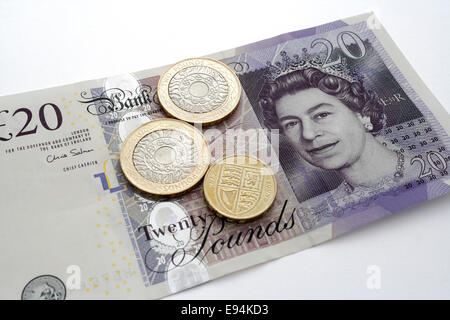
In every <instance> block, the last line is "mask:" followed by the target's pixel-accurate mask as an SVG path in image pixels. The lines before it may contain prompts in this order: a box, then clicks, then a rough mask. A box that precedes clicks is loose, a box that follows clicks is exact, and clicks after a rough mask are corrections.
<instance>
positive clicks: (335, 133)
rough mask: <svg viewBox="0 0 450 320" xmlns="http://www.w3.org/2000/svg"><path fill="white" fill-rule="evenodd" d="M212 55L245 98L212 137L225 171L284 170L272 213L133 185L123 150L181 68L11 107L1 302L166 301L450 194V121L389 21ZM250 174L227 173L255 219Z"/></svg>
mask: <svg viewBox="0 0 450 320" xmlns="http://www.w3.org/2000/svg"><path fill="white" fill-rule="evenodd" d="M210 57H212V58H216V59H220V60H221V61H222V62H224V63H226V64H227V65H228V66H230V67H231V68H232V69H233V70H234V71H235V72H236V74H237V75H238V77H239V79H240V81H241V84H242V87H243V91H242V96H241V100H240V104H239V106H238V107H237V109H236V111H235V112H234V113H233V114H232V115H231V116H230V117H228V118H227V119H225V120H224V121H222V122H220V123H218V124H216V125H214V126H209V127H204V128H201V127H199V128H200V129H201V130H202V131H203V133H204V135H205V136H206V138H207V140H208V142H209V144H210V149H211V158H212V161H215V160H217V159H220V158H222V157H223V156H226V155H230V154H234V153H247V154H250V155H254V156H257V157H258V158H260V159H262V160H263V161H265V162H266V163H268V164H270V165H271V167H272V169H273V171H274V172H275V174H276V179H277V185H278V192H277V197H276V199H275V202H274V204H273V206H272V207H271V209H270V210H269V211H268V212H267V214H266V215H264V216H263V217H262V218H260V219H257V220H254V221H251V222H247V223H243V224H235V223H230V222H227V221H226V220H223V219H221V218H219V217H217V216H216V215H215V214H214V213H213V212H211V211H210V209H209V208H208V207H207V205H206V203H205V199H204V196H203V190H202V185H199V186H197V187H196V188H195V189H193V190H191V191H190V192H188V193H185V194H184V195H182V196H178V197H175V198H159V199H154V198H152V197H151V196H149V195H148V194H144V193H142V192H140V191H139V190H136V189H135V188H134V187H133V186H132V185H130V184H129V183H128V182H127V180H126V179H125V177H124V175H123V173H122V171H121V169H120V163H119V154H120V149H121V145H122V143H123V141H124V140H125V138H126V137H127V136H128V135H129V134H130V133H131V132H132V131H133V130H134V129H135V128H137V127H138V126H140V125H141V124H144V123H146V122H148V121H151V120H153V119H158V118H163V117H167V115H166V114H165V113H164V112H163V111H162V109H161V107H160V103H159V101H158V97H157V95H156V86H157V82H158V79H159V74H161V72H162V71H163V70H164V69H165V68H158V69H151V70H144V71H140V72H135V73H131V74H127V75H121V76H115V77H109V78H106V79H98V80H92V81H86V82H81V83H76V84H72V85H67V86H62V87H57V88H51V89H45V90H40V91H34V92H28V93H22V94H17V95H12V96H5V97H1V98H0V153H1V158H0V159H1V160H0V161H1V177H2V179H1V182H0V184H1V187H2V192H1V207H2V214H1V218H0V219H1V221H0V222H1V223H0V240H1V242H0V243H1V244H0V246H1V247H2V255H1V257H0V262H1V266H2V273H1V275H0V280H1V283H2V286H1V288H0V297H1V298H4V299H5V298H9V299H108V298H130V299H131V298H138V299H150V298H159V297H163V296H166V295H169V294H173V293H176V292H179V291H181V290H184V289H187V288H189V287H192V286H195V285H198V284H201V283H203V282H206V281H210V280H213V279H215V278H218V277H220V276H223V275H225V274H228V273H231V272H234V271H237V270H241V269H244V268H247V267H250V266H252V265H255V264H258V263H262V262H265V261H268V260H272V259H275V258H278V257H281V256H285V255H287V254H291V253H294V252H298V251H300V250H303V249H305V248H309V247H312V246H314V245H317V244H319V243H321V242H324V241H327V240H330V239H333V238H335V237H337V236H338V235H340V234H342V233H345V232H347V231H350V230H352V229H354V228H356V227H358V226H361V225H364V224H366V223H369V222H371V221H374V220H377V219H379V218H382V217H384V216H388V215H391V214H393V213H395V212H397V211H399V210H402V209H405V208H407V207H409V206H412V205H415V204H418V203H421V202H423V201H427V200H431V199H433V198H436V197H439V196H441V195H444V194H446V193H447V192H448V191H449V190H450V187H449V179H448V170H449V169H448V163H449V159H450V158H449V151H448V150H449V148H450V140H449V136H448V132H449V129H450V122H449V115H448V113H447V112H446V111H445V110H444V109H443V108H442V106H441V105H440V104H439V102H438V101H437V100H436V99H435V98H434V97H433V96H432V94H431V93H430V92H429V91H428V89H427V88H426V86H425V85H424V84H423V83H422V82H421V80H420V79H419V78H418V76H417V75H416V73H415V72H414V71H413V69H412V68H411V66H410V65H409V64H408V63H407V62H406V60H405V58H404V57H403V56H402V55H401V53H400V52H399V51H398V49H397V47H396V46H395V44H394V43H393V42H392V40H391V39H390V38H389V36H388V35H387V33H386V32H385V31H384V29H383V27H382V26H381V25H380V24H379V22H377V20H376V18H375V17H374V15H373V14H366V15H361V16H357V17H353V18H349V19H344V20H340V21H336V22H333V23H330V24H326V25H322V26H319V27H316V28H311V29H307V30H302V31H297V32H292V33H288V34H284V35H280V36H278V37H275V38H271V39H267V40H264V41H260V42H256V43H253V44H249V45H247V46H243V47H240V48H236V49H232V50H228V51H224V52H221V53H216V54H213V55H210ZM188 80H189V79H188ZM191 80H192V81H191ZM191 80H189V81H190V82H189V81H187V82H186V85H189V84H192V83H195V79H191ZM210 90H214V84H213V83H210ZM157 170H159V172H156V173H155V174H160V175H161V176H162V177H163V176H164V174H170V173H165V172H164V168H163V167H162V168H160V169H157ZM246 170H247V168H245V167H242V166H239V165H230V166H228V167H226V168H225V169H224V170H223V171H224V172H222V173H221V176H220V181H219V188H217V191H216V192H217V195H218V198H219V199H221V201H222V202H223V204H224V206H229V207H230V208H239V209H240V210H243V211H245V210H251V208H252V206H254V205H255V204H256V203H257V201H258V199H259V198H260V197H261V196H262V195H260V194H258V193H257V192H256V191H255V190H257V188H256V186H258V183H260V181H262V177H261V176H259V175H258V174H254V173H252V172H251V171H249V170H247V171H246ZM241 172H245V174H244V177H245V178H244V179H242V181H241V180H239V179H237V178H236V177H237V176H240V175H241ZM236 173H239V174H236ZM205 183H208V182H207V181H206V182H205Z"/></svg>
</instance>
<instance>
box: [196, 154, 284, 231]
mask: <svg viewBox="0 0 450 320" xmlns="http://www.w3.org/2000/svg"><path fill="white" fill-rule="evenodd" d="M203 192H204V194H205V199H206V202H207V203H208V205H209V206H210V207H211V208H212V209H213V210H214V211H216V213H218V214H219V215H221V216H224V217H225V218H227V219H229V220H233V221H238V222H245V221H247V220H250V219H254V218H256V217H259V216H261V215H262V214H263V213H265V212H266V211H267V210H268V209H269V208H270V206H271V205H272V203H273V201H274V200H275V196H276V193H277V182H276V178H275V174H274V173H273V171H272V169H271V168H270V167H269V166H268V165H267V164H265V163H263V162H262V161H261V160H259V159H257V158H254V157H250V156H247V155H234V156H231V157H226V158H224V159H221V160H219V161H217V162H216V163H215V164H214V165H212V166H211V167H210V168H209V170H208V172H207V173H206V176H205V179H204V181H203Z"/></svg>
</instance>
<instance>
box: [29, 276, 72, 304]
mask: <svg viewBox="0 0 450 320" xmlns="http://www.w3.org/2000/svg"><path fill="white" fill-rule="evenodd" d="M65 298H66V286H65V285H64V283H63V282H62V281H61V280H60V279H59V278H57V277H55V276H52V275H43V276H39V277H36V278H34V279H33V280H31V281H30V282H28V283H27V284H26V286H25V288H24V289H23V291H22V300H64V299H65Z"/></svg>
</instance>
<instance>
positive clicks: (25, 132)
mask: <svg viewBox="0 0 450 320" xmlns="http://www.w3.org/2000/svg"><path fill="white" fill-rule="evenodd" d="M46 110H52V111H53V112H54V113H55V116H56V125H50V124H49V123H48V122H47V118H46V115H45V111H46ZM50 112H51V111H50ZM2 113H9V111H8V110H0V114H2ZM20 113H23V114H25V116H26V120H25V124H24V125H23V127H22V129H20V130H19V132H18V133H17V134H16V135H15V136H16V137H20V136H26V135H29V134H35V133H36V132H37V129H38V126H37V125H36V126H34V128H30V127H29V125H30V122H31V119H32V118H33V113H32V112H31V110H30V109H28V108H19V109H17V110H16V111H14V113H13V114H12V116H13V117H14V116H16V115H17V114H20ZM39 120H40V122H41V125H42V126H43V127H44V128H45V129H47V130H50V131H54V130H57V129H59V128H60V127H61V125H62V122H63V118H62V113H61V110H60V109H59V107H58V106H57V105H56V104H53V103H46V104H44V105H42V106H41V107H40V109H39ZM4 126H5V124H4V123H1V124H0V127H4ZM12 137H13V134H12V133H8V136H7V137H5V136H3V135H1V134H0V141H8V140H11V139H12Z"/></svg>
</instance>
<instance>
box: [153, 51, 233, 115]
mask: <svg viewBox="0 0 450 320" xmlns="http://www.w3.org/2000/svg"><path fill="white" fill-rule="evenodd" d="M240 97H241V83H240V82H239V79H238V77H237V76H236V74H235V73H234V72H233V70H231V69H230V68H229V67H228V66H227V65H225V64H223V63H222V62H220V61H217V60H213V59H209V58H193V59H186V60H183V61H180V62H178V63H176V64H174V65H173V66H171V67H170V68H169V69H167V70H166V71H165V72H164V73H163V74H162V75H161V77H160V78H159V82H158V99H159V102H160V103H161V106H162V107H163V109H164V110H165V111H166V112H167V113H168V114H169V115H171V116H172V117H175V118H177V119H180V120H184V121H187V122H191V123H202V124H212V123H215V122H217V121H220V120H222V119H224V118H225V117H226V116H228V115H229V114H230V113H231V112H233V110H234V109H235V108H236V107H237V105H238V103H239V99H240Z"/></svg>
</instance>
